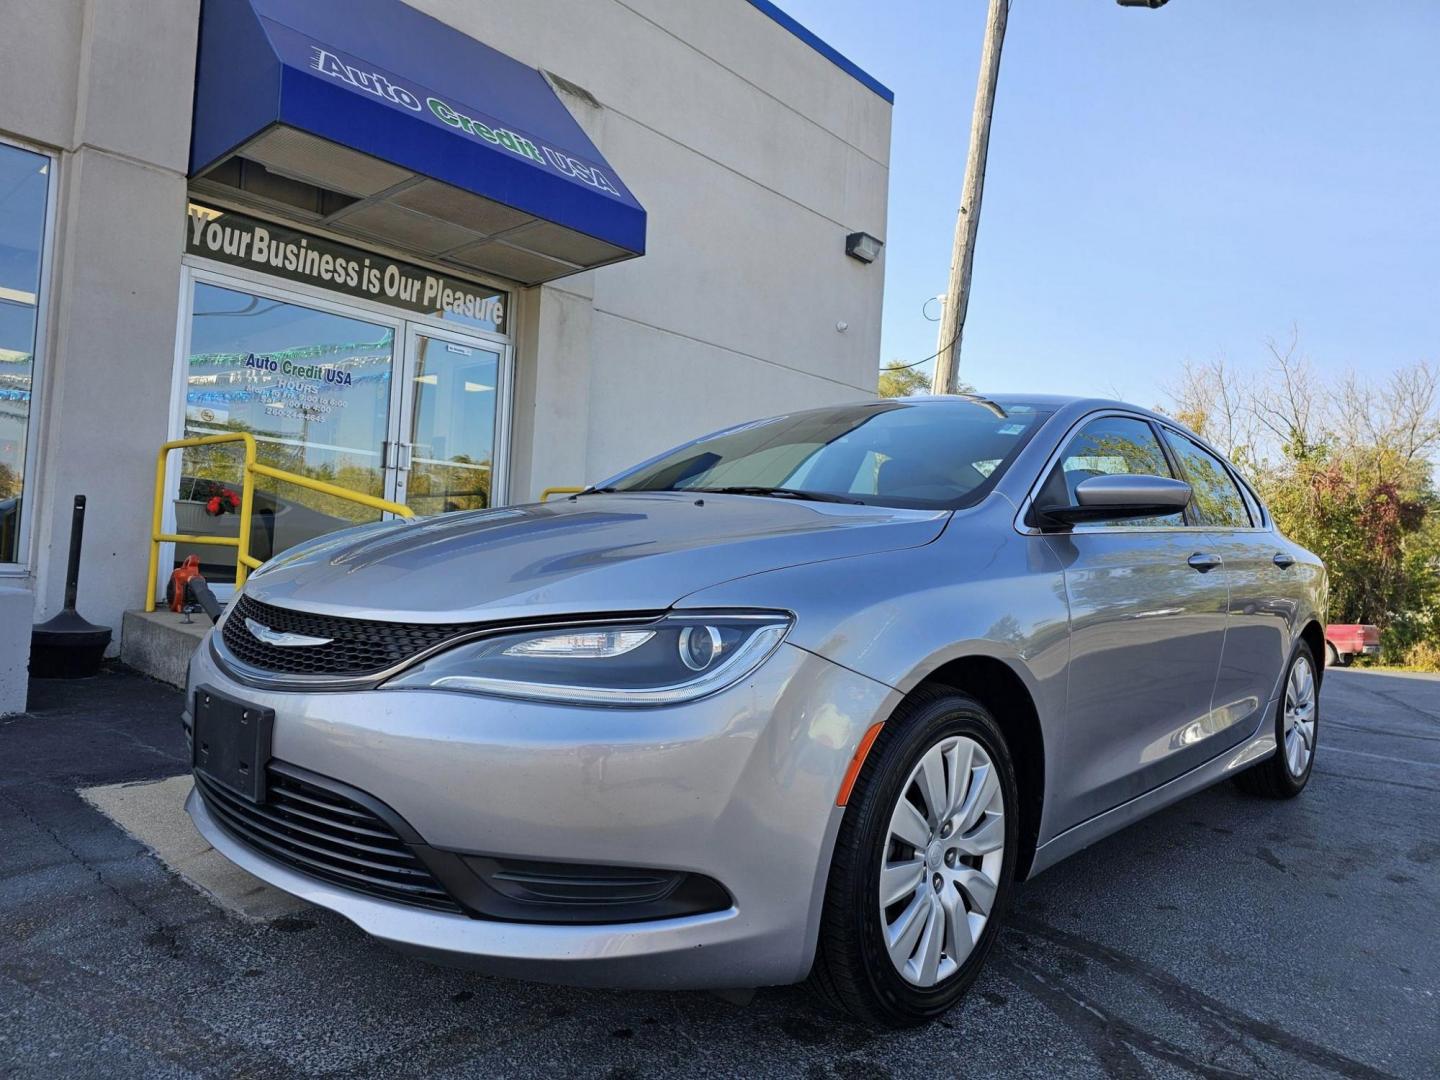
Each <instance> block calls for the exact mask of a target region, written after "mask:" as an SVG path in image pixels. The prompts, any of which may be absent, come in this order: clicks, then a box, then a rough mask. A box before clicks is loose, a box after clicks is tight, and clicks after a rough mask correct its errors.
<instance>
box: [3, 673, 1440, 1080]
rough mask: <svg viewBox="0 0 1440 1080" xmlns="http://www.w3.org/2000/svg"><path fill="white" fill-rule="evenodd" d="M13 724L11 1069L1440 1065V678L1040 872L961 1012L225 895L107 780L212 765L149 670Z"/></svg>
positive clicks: (47, 686)
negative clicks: (550, 974)
mask: <svg viewBox="0 0 1440 1080" xmlns="http://www.w3.org/2000/svg"><path fill="white" fill-rule="evenodd" d="M32 696H33V706H34V707H33V711H32V712H31V713H30V714H27V715H25V716H21V717H15V718H11V719H8V720H0V837H3V840H0V1076H6V1077H9V1076H36V1077H42V1076H43V1077H71V1076H76V1077H89V1076H93V1077H106V1078H113V1077H122V1076H146V1077H191V1076H225V1077H230V1076H256V1077H260V1076H263V1077H266V1078H279V1077H290V1076H297V1077H298V1076H319V1075H325V1074H339V1075H345V1076H357V1077H358V1076H364V1077H370V1076H374V1077H408V1076H417V1077H422V1076H423V1077H460V1076H473V1077H487V1078H488V1077H502V1076H503V1077H508V1076H515V1077H567V1076H575V1077H592V1076H594V1077H609V1078H612V1080H620V1078H639V1077H681V1076H685V1077H688V1076H713V1077H719V1076H727V1077H730V1076H733V1077H770V1076H775V1077H781V1076H783V1077H791V1076H794V1077H805V1078H807V1080H809V1078H814V1080H819V1078H827V1077H833V1078H840V1080H857V1078H864V1077H910V1076H924V1077H930V1078H938V1077H948V1076H966V1077H980V1076H1033V1077H1054V1076H1079V1077H1088V1076H1105V1075H1110V1076H1123V1077H1132V1076H1133V1077H1140V1076H1156V1077H1160V1076H1177V1077H1178V1076H1200V1077H1228V1076H1274V1077H1287V1078H1288V1077H1296V1076H1343V1077H1381V1076H1401V1077H1417V1078H1418V1077H1435V1076H1437V1075H1440V925H1437V924H1440V680H1437V679H1435V678H1431V677H1418V676H1399V675H1388V674H1379V673H1370V672H1359V671H1332V672H1330V673H1329V674H1328V676H1327V678H1326V682H1325V686H1324V690H1323V694H1322V698H1321V701H1322V717H1321V728H1320V750H1319V757H1318V758H1317V761H1316V767H1315V775H1314V777H1313V778H1312V780H1311V783H1310V786H1309V789H1308V790H1307V791H1306V792H1305V793H1304V794H1303V795H1302V796H1301V797H1300V798H1299V799H1297V800H1294V801H1292V802H1287V803H1274V802H1267V801H1264V800H1261V799H1256V798H1252V797H1250V796H1247V795H1244V794H1242V793H1241V792H1239V791H1238V790H1236V789H1235V788H1234V787H1233V786H1231V785H1228V784H1227V785H1222V786H1220V787H1217V788H1213V789H1211V790H1210V791H1207V792H1204V793H1202V794H1200V795H1197V796H1195V797H1192V798H1190V799H1188V800H1186V801H1184V802H1182V803H1179V804H1177V805H1176V806H1174V807H1171V808H1170V809H1168V810H1166V811H1163V812H1161V813H1160V814H1157V815H1156V816H1154V817H1152V818H1150V819H1148V820H1147V821H1145V822H1143V823H1141V824H1139V825H1136V826H1134V827H1132V828H1130V829H1128V830H1126V831H1124V832H1122V833H1120V834H1118V835H1116V836H1114V837H1111V838H1110V839H1108V840H1106V841H1104V842H1102V843H1100V844H1097V845H1096V846H1094V847H1092V848H1090V849H1089V850H1087V851H1085V852H1082V853H1081V854H1079V855H1077V856H1075V857H1073V858H1072V859H1069V860H1067V861H1066V862H1064V863H1062V864H1060V865H1059V866H1057V867H1055V868H1054V869H1052V870H1050V871H1048V872H1047V873H1045V874H1043V875H1042V876H1040V877H1039V878H1037V879H1036V880H1034V881H1032V882H1028V883H1026V884H1025V885H1023V886H1021V887H1020V889H1019V890H1018V892H1017V896H1016V902H1015V906H1014V908H1013V909H1012V917H1011V920H1010V929H1008V930H1007V931H1006V932H1005V933H1004V934H1003V936H1002V939H1001V942H1000V946H999V948H998V949H997V951H996V953H995V954H994V956H993V957H992V960H991V963H990V965H989V967H988V969H987V971H986V972H985V973H984V974H983V975H982V977H981V979H980V981H979V982H978V983H977V985H976V986H975V988H974V989H973V990H972V991H971V993H970V996H969V997H968V998H967V1000H966V1002H965V1003H964V1004H963V1006H962V1007H960V1008H959V1009H957V1010H955V1011H954V1012H953V1013H952V1014H951V1015H950V1016H949V1017H947V1018H946V1019H945V1020H943V1021H941V1022H940V1023H938V1024H936V1025H933V1026H931V1027H929V1028H926V1029H922V1030H916V1031H908V1032H903V1033H898V1034H888V1033H886V1034H876V1033H873V1032H870V1031H867V1030H864V1029H861V1028H859V1027H856V1026H854V1025H852V1024H849V1023H847V1022H846V1021H844V1020H841V1019H839V1018H836V1017H834V1016H832V1015H830V1014H829V1013H826V1012H824V1011H823V1010H821V1009H820V1008H818V1007H817V1006H816V1005H815V1004H814V1002H812V1000H811V999H810V998H809V997H808V995H807V994H806V992H805V991H804V990H803V989H801V988H795V987H789V988H780V989H768V990H762V991H760V992H759V993H758V994H757V995H756V996H755V998H754V1000H753V1001H751V1002H750V1003H749V1004H746V1005H738V1004H734V1003H732V1002H729V1001H724V1000H721V999H720V998H717V997H715V996H712V995H708V994H699V993H685V994H659V993H622V992H604V991H589V990H586V991H582V990H571V989H557V988H553V987H546V986H539V985H531V984H526V983H520V982H512V981H506V980H499V979H489V978H483V977H480V976H476V975H473V974H468V973H465V972H460V971H454V970H448V969H443V968H438V967H432V966H429V965H427V964H425V963H422V962H420V961H417V960H413V959H409V958H405V957H402V956H399V955H397V954H395V953H392V952H390V951H388V950H386V949H385V948H383V947H381V946H380V945H377V944H375V943H374V942H371V941H369V940H368V939H366V938H365V936H364V935H362V934H361V933H360V932H359V931H358V930H356V929H354V928H353V927H352V926H350V925H349V924H348V923H346V922H344V921H343V920H342V919H340V918H339V917H337V916H334V915H331V914H329V913H328V912H325V911H321V910H319V909H308V910H306V911H305V912H303V913H301V914H299V915H292V916H286V917H284V918H282V919H279V920H277V921H272V922H269V923H264V924H255V923H248V922H244V921H241V920H239V919H236V918H234V917H232V916H229V915H226V914H224V913H222V912H221V911H220V910H219V909H218V908H216V907H215V906H214V905H212V904H211V903H210V902H209V901H208V900H207V899H205V898H204V897H203V896H202V895H201V894H199V893H198V892H196V891H195V890H193V889H192V888H191V887H190V886H188V885H187V884H186V883H185V882H184V881H182V880H181V879H179V878H177V877H175V876H173V875H172V874H170V873H169V872H167V871H166V870H165V869H164V868H163V867H162V866H161V865H160V863H159V862H158V861H157V860H156V859H155V858H154V857H153V856H152V855H151V854H150V853H149V851H148V850H147V849H146V848H145V847H144V846H143V845H141V844H139V843H137V842H136V841H134V840H131V839H130V838H129V837H127V836H126V835H125V834H124V833H123V832H122V831H121V830H120V829H119V828H117V827H116V826H115V825H114V824H113V823H112V822H111V821H110V820H109V819H108V818H106V817H105V816H104V815H103V814H101V813H100V812H98V811H97V810H95V809H94V808H93V807H91V806H90V805H89V804H87V803H86V802H85V801H84V800H82V798H81V797H80V796H79V795H78V794H77V789H80V788H84V787H89V786H92V785H97V784H108V783H114V782H117V781H126V780H144V779H157V778H160V777H165V776H170V775H174V774H176V773H178V772H181V771H183V769H184V768H185V761H184V755H183V742H182V739H181V736H180V731H179V727H178V724H177V722H176V717H177V715H178V712H179V709H180V695H179V694H178V693H177V692H175V691H173V690H169V689H167V688H165V687H162V686H160V685H159V684H156V683H152V682H149V681H147V680H145V679H142V678H140V677H138V676H135V675H133V674H129V673H126V672H124V671H122V670H115V671H107V672H106V673H104V674H102V675H101V676H99V677H98V678H96V679H94V680H88V681H85V682H79V683H35V684H34V692H33V695H32Z"/></svg>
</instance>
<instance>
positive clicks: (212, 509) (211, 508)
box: [205, 495, 224, 517]
mask: <svg viewBox="0 0 1440 1080" xmlns="http://www.w3.org/2000/svg"><path fill="white" fill-rule="evenodd" d="M205 512H206V513H207V514H212V515H214V516H217V517H218V516H219V515H220V514H222V513H224V511H223V510H221V509H220V496H219V495H212V496H210V501H209V502H207V503H206V504H205Z"/></svg>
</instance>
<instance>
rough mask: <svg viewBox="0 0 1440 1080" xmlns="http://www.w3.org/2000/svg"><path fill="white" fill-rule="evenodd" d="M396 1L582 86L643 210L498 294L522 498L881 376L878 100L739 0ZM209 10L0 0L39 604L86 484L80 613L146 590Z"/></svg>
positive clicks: (593, 125) (0, 102) (56, 578)
mask: <svg viewBox="0 0 1440 1080" xmlns="http://www.w3.org/2000/svg"><path fill="white" fill-rule="evenodd" d="M414 2H415V6H416V7H419V8H421V9H422V10H425V11H427V12H429V13H431V14H433V15H436V16H437V17H439V18H441V19H443V20H445V21H446V22H448V23H450V24H452V25H454V26H456V27H457V28H458V29H460V30H461V31H463V32H465V33H468V34H470V35H472V36H474V37H476V38H479V39H480V40H483V41H485V42H487V43H489V44H491V45H493V46H495V47H496V48H498V49H500V50H502V51H504V52H507V53H509V54H510V55H512V56H514V57H516V58H517V59H519V60H521V61H523V62H525V63H528V64H532V65H534V66H535V67H538V68H540V69H542V70H545V71H548V72H551V73H553V74H555V75H557V76H560V77H561V78H562V79H564V80H568V81H569V82H571V83H573V84H575V85H576V86H578V87H580V88H583V91H584V92H585V94H584V95H575V94H571V93H568V92H563V93H562V98H563V99H564V100H565V101H566V102H567V104H568V105H569V106H570V107H571V109H572V111H573V112H574V113H575V114H576V116H577V118H578V119H579V120H580V122H581V124H582V125H583V126H584V127H585V129H586V130H587V132H589V133H590V135H591V137H592V138H593V139H594V140H595V141H596V143H597V144H598V145H599V146H600V148H601V150H602V152H603V153H604V155H605V156H606V157H607V158H608V159H609V160H610V162H611V163H612V164H613V165H614V166H615V167H616V169H617V170H618V171H619V172H620V174H621V175H622V176H623V177H624V178H625V180H626V182H627V183H628V184H629V185H630V186H631V187H632V189H633V190H634V192H635V194H636V195H637V196H638V198H639V199H640V201H641V202H642V203H643V204H644V205H645V207H646V209H647V211H648V212H649V240H648V248H649V250H648V252H647V254H646V255H645V257H644V258H642V259H637V260H633V261H630V262H627V263H623V264H619V265H615V266H611V267H606V268H602V269H600V270H597V271H593V272H590V273H586V274H581V275H577V276H576V277H573V278H569V279H566V280H563V281H560V282H557V283H555V284H554V285H550V286H545V287H542V288H539V289H532V290H525V291H523V292H521V293H520V294H519V295H517V297H516V303H515V305H514V309H513V310H514V312H515V320H514V326H515V328H516V338H517V377H516V394H515V402H514V416H513V421H512V448H511V474H512V475H511V492H512V498H513V499H514V500H516V501H519V500H523V499H525V498H528V497H532V496H534V495H535V494H537V493H538V492H539V490H540V489H541V488H543V487H545V486H547V485H564V484H578V483H582V482H584V481H587V480H594V479H598V478H599V477H601V476H603V475H605V474H606V473H608V472H611V471H613V470H615V469H617V468H620V467H622V466H624V465H626V464H629V463H631V462H634V461H637V460H639V459H641V458H643V457H646V456H648V455H649V454H651V453H654V452H655V451H657V450H659V449H662V448H664V447H665V446H667V445H670V444H672V443H674V442H677V441H680V440H682V439H685V438H689V437H691V436H693V435H696V434H699V433H701V432H703V431H705V430H709V429H712V428H716V427H720V426H722V425H725V424H728V423H731V422H734V421H737V420H741V419H745V418H748V417H751V416H754V415H757V414H761V413H770V412H776V411H781V410H784V409H790V408H795V407H801V406H806V405H811V404H821V403H826V402H833V401H840V400H852V399H855V398H859V397H863V396H866V395H869V394H871V393H873V391H874V386H875V369H876V364H877V356H878V350H879V335H880V305H881V291H882V283H883V273H884V263H883V256H882V259H881V261H880V262H877V263H875V264H873V265H871V266H865V265H862V264H860V263H858V262H856V261H854V260H852V259H849V258H847V257H846V255H845V253H844V243H845V236H846V234H847V233H848V232H851V231H856V230H863V231H866V232H869V233H872V234H874V235H877V236H880V237H882V238H883V237H884V236H885V203H886V194H887V160H888V152H889V138H890V106H889V105H888V104H887V103H886V102H884V101H883V100H882V99H881V98H880V97H879V96H877V95H876V94H875V93H873V92H872V91H871V90H869V89H867V88H866V87H864V86H863V85H861V84H860V83H858V82H857V81H855V80H854V79H853V78H851V77H850V76H849V75H847V74H846V73H844V72H843V71H841V70H840V69H839V68H837V67H836V66H835V65H834V64H833V63H831V62H830V61H829V60H827V59H826V58H824V57H823V56H821V55H819V54H818V53H816V52H815V51H814V50H813V49H811V48H810V47H809V46H808V45H806V44H805V43H804V42H802V41H800V40H799V39H797V38H795V37H794V36H793V35H792V34H790V33H789V32H788V31H786V30H785V29H784V28H782V27H780V26H779V25H777V24H776V23H775V22H773V21H772V20H771V19H769V18H768V17H766V16H765V15H764V14H762V13H761V12H759V11H757V10H756V9H754V8H753V7H752V6H751V5H750V4H748V3H746V2H745V0H685V2H678V0H626V2H624V3H621V2H620V0H528V2H527V3H523V4H517V3H514V2H513V0H414ZM199 9H200V0H144V2H143V3H139V2H136V0H65V2H56V0H0V11H3V19H4V26H5V32H4V33H0V134H3V135H6V136H8V137H11V138H16V139H19V140H21V141H23V142H26V143H30V144H33V145H37V146H40V147H42V148H45V149H48V150H50V151H51V152H53V153H56V154H58V156H59V163H60V164H59V172H58V177H59V193H58V194H59V197H58V213H57V220H56V222H55V225H54V227H55V230H56V233H55V235H56V244H55V257H54V260H53V267H52V279H51V291H50V304H49V311H48V315H47V329H48V333H47V349H46V352H47V354H48V355H46V356H45V357H44V358H43V365H44V366H43V376H42V386H41V387H40V393H39V394H38V395H37V402H38V407H37V412H38V414H39V416H38V419H37V420H36V422H35V423H36V428H35V431H34V434H33V435H32V446H33V447H34V450H35V452H36V453H37V454H38V455H39V461H40V470H39V483H38V485H36V486H35V487H34V489H32V490H30V491H27V492H26V503H27V508H28V512H29V513H30V514H31V515H33V516H32V517H31V521H32V536H31V539H32V555H31V558H30V561H29V571H28V574H26V575H24V576H22V577H20V578H13V577H12V578H6V579H5V580H4V581H3V582H0V584H5V585H6V587H8V588H14V587H16V586H17V585H18V587H20V588H25V589H29V590H30V591H31V592H33V594H34V597H35V604H34V607H35V617H36V618H46V617H48V616H49V615H51V614H53V613H54V612H55V611H56V610H57V609H58V608H59V605H60V602H61V594H62V591H63V579H64V570H65V553H66V543H67V530H68V523H69V506H70V498H71V496H72V495H74V494H76V493H77V492H83V493H85V494H87V495H88V496H89V503H90V516H89V526H88V531H87V536H86V544H85V562H84V568H83V571H82V580H81V609H82V611H83V612H84V613H85V614H86V615H87V616H88V617H89V618H91V619H93V620H95V621H97V622H102V623H106V624H108V625H111V626H114V627H117V628H118V627H119V625H120V614H121V612H122V611H123V610H125V609H127V608H134V607H137V606H139V605H140V603H141V601H142V593H143V582H144V573H145V564H146V538H147V534H148V528H149V505H150V498H151V483H152V475H153V473H152V468H153V454H154V452H155V447H156V446H157V445H158V443H160V442H161V441H162V440H163V439H165V438H166V437H168V434H169V432H168V422H169V415H170V401H169V394H170V386H171V378H172V372H173V357H174V337H175V329H176V327H175V323H176V307H177V298H178V290H179V279H180V269H181V264H180V248H181V242H182V234H181V227H182V223H183V217H184V205H185V198H186V181H185V168H186V158H187V153H188V144H189V135H190V106H191V100H192V93H193V79H194V71H193V65H194V56H195V39H196V32H197V26H198V17H199ZM585 95H588V97H586V96H585ZM839 323H844V324H846V326H847V329H846V330H845V331H844V332H843V333H841V332H839V331H837V329H836V326H837V324H839ZM12 669H13V665H12ZM0 670H6V669H4V666H3V665H0ZM0 695H3V691H0Z"/></svg>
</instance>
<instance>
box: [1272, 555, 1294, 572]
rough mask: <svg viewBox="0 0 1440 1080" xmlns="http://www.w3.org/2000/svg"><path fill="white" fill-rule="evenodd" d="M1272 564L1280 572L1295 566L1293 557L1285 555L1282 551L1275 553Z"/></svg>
mask: <svg viewBox="0 0 1440 1080" xmlns="http://www.w3.org/2000/svg"><path fill="white" fill-rule="evenodd" d="M1274 563H1275V565H1276V566H1278V567H1279V568H1280V569H1281V570H1289V569H1290V567H1292V566H1294V565H1295V557H1294V556H1293V555H1286V554H1285V552H1283V551H1277V552H1276V553H1275V559H1274Z"/></svg>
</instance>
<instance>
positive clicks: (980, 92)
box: [932, 0, 1010, 394]
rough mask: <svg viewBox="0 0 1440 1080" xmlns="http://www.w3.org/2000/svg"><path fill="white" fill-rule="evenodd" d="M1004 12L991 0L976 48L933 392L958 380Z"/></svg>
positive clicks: (1003, 4) (1006, 0)
mask: <svg viewBox="0 0 1440 1080" xmlns="http://www.w3.org/2000/svg"><path fill="white" fill-rule="evenodd" d="M1009 17H1010V0H990V12H989V14H988V15H987V16H986V17H985V44H984V46H983V47H982V49H981V52H980V81H979V84H978V85H977V86H976V88H975V113H974V115H973V116H972V117H971V118H970V152H969V154H968V155H967V156H966V158H965V183H964V187H963V188H962V189H961V192H960V213H959V215H958V216H957V217H956V219H955V243H954V246H953V247H952V248H951V250H950V286H949V288H948V289H947V290H946V293H945V308H944V310H943V311H942V312H941V314H940V337H939V342H940V348H939V353H938V355H937V356H936V357H935V378H934V381H933V383H932V388H933V390H934V392H935V393H937V394H953V393H955V392H956V390H957V389H958V388H959V385H960V336H961V334H962V333H964V330H965V310H966V308H968V307H969V306H970V272H971V269H972V268H973V267H974V265H975V234H976V233H977V232H978V231H979V228H980V199H981V196H982V195H983V194H984V191H985V158H986V155H987V154H988V153H989V151H990V117H991V114H992V113H994V111H995V84H996V83H997V82H998V81H999V78H1000V49H1001V47H1002V46H1003V45H1004V44H1005V23H1006V20H1007V19H1008V18H1009Z"/></svg>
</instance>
